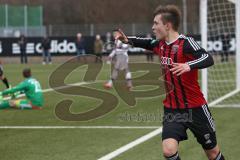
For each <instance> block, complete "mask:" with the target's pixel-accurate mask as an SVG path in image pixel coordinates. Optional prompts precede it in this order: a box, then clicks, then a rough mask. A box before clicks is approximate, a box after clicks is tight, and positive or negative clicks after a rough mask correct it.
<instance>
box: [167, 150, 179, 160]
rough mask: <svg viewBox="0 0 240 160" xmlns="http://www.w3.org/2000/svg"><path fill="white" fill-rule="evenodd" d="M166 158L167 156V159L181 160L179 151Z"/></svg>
mask: <svg viewBox="0 0 240 160" xmlns="http://www.w3.org/2000/svg"><path fill="white" fill-rule="evenodd" d="M165 158H166V160H181V158H180V157H179V155H178V152H177V153H175V154H174V155H172V156H170V157H165Z"/></svg>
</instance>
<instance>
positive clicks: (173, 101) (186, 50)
mask: <svg viewBox="0 0 240 160" xmlns="http://www.w3.org/2000/svg"><path fill="white" fill-rule="evenodd" d="M179 24H180V11H179V9H178V8H177V7H176V6H173V5H168V6H159V7H158V8H157V9H156V11H155V13H154V21H153V27H152V30H153V32H154V34H155V36H156V39H145V38H137V37H127V36H125V34H124V33H123V32H122V31H121V30H119V32H118V34H117V35H116V37H115V38H116V39H120V40H122V41H123V42H125V43H129V44H132V45H133V46H136V47H142V48H145V49H148V50H152V51H154V53H156V54H157V55H158V56H159V57H160V59H161V65H162V71H163V73H164V74H163V75H164V78H165V81H166V85H165V87H166V90H167V93H166V98H165V100H164V101H163V104H164V119H163V133H162V140H163V141H162V147H163V154H164V157H165V158H166V159H167V160H180V156H179V154H178V144H179V142H180V141H183V140H186V139H187V138H188V137H187V133H186V130H187V129H190V130H191V131H192V133H193V134H194V135H195V137H196V139H197V141H198V143H200V144H201V145H202V147H203V149H204V151H205V152H206V155H207V157H208V159H210V160H224V157H223V155H222V154H221V152H220V149H219V147H218V145H217V140H216V134H215V133H216V131H215V125H214V120H213V118H212V116H211V113H210V111H209V108H208V106H207V102H206V100H205V99H204V96H203V94H202V92H201V90H200V87H199V84H198V69H202V68H206V67H209V66H211V65H213V64H214V62H213V58H212V56H211V55H210V54H208V53H207V52H206V50H205V49H203V48H202V47H201V46H200V45H199V44H198V43H197V42H196V41H195V40H194V39H193V38H191V37H187V36H184V35H181V34H179V33H178V28H179ZM168 84H171V86H170V85H168ZM172 86H173V87H172ZM186 114H187V115H189V116H187V117H188V119H186Z"/></svg>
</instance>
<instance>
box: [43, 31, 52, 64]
mask: <svg viewBox="0 0 240 160" xmlns="http://www.w3.org/2000/svg"><path fill="white" fill-rule="evenodd" d="M41 45H42V46H41V48H42V56H43V62H42V64H43V65H45V64H46V63H47V64H52V58H51V53H50V49H51V42H50V39H49V38H48V37H47V36H45V37H44V38H43V40H42V44H41Z"/></svg>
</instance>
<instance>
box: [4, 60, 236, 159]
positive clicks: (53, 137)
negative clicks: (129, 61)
mask: <svg viewBox="0 0 240 160" xmlns="http://www.w3.org/2000/svg"><path fill="white" fill-rule="evenodd" d="M27 66H28V67H31V68H32V72H33V75H34V77H36V78H37V79H38V80H39V81H40V82H41V84H42V88H43V89H48V88H49V77H50V74H51V73H52V72H53V71H54V70H55V69H56V68H57V67H58V66H59V64H53V65H46V66H43V65H40V64H31V65H27ZM25 67H26V65H20V64H11V65H5V66H4V73H5V75H6V77H7V78H8V79H9V81H10V82H11V84H12V85H16V84H17V83H19V82H20V81H21V80H23V79H22V76H21V70H22V69H23V68H25ZM85 70H86V67H80V68H78V69H76V70H74V71H73V72H72V73H71V74H70V75H69V76H68V77H67V78H66V80H65V81H66V83H77V82H81V81H82V78H83V76H84V72H85ZM109 71H110V69H109V66H107V65H105V66H104V67H103V69H102V70H101V72H100V75H99V76H98V80H99V81H97V82H98V83H94V84H88V85H87V86H88V87H93V88H96V89H98V90H102V91H104V92H109V93H112V94H114V95H117V94H116V91H115V90H110V91H106V90H104V89H103V87H102V85H103V82H104V81H105V80H107V79H108V77H109ZM0 88H1V90H3V89H4V85H3V84H2V85H0ZM44 97H45V105H44V108H43V110H40V111H36V110H24V111H20V110H1V111H0V127H3V126H161V125H162V124H161V121H160V119H150V120H146V119H145V120H144V119H134V118H133V119H127V118H126V117H125V118H124V116H126V114H129V115H137V114H142V115H151V114H152V115H156V113H158V114H161V113H162V108H163V106H162V98H163V97H154V98H146V99H144V98H143V99H138V100H137V104H136V106H135V107H129V106H128V105H127V104H126V103H124V102H123V101H122V100H121V99H120V98H119V97H118V98H119V102H120V103H119V104H118V106H117V107H116V108H115V109H114V110H113V111H112V112H110V113H108V114H106V115H105V116H102V117H100V118H97V119H93V120H91V121H85V122H80V121H74V122H72V121H64V120H61V119H59V118H58V117H57V116H56V114H55V107H56V104H58V103H59V102H60V101H61V100H62V99H71V100H74V103H73V105H72V106H71V108H70V110H71V112H72V113H80V112H84V111H88V110H91V109H94V106H95V105H96V104H98V103H100V102H99V101H98V100H96V99H92V98H87V97H83V96H72V95H64V94H61V93H58V92H55V91H49V92H45V93H44ZM211 111H212V114H213V117H214V118H215V123H216V129H217V138H218V143H219V145H220V147H221V150H222V152H223V154H224V155H225V157H226V159H238V153H239V147H238V144H239V142H240V137H239V133H240V125H239V123H240V119H239V115H240V109H239V108H211ZM153 130H154V129H104V128H98V129H81V128H75V129H73V128H72V129H70V128H63V129H3V128H0V153H1V155H0V159H2V160H43V159H44V160H94V159H98V158H100V157H102V156H104V155H106V154H108V153H110V152H112V151H114V150H116V149H118V148H120V147H122V146H124V145H126V144H128V143H130V142H132V141H134V140H135V139H137V138H139V137H141V136H143V135H145V134H148V133H149V132H151V131H153ZM188 133H189V134H188V135H189V140H188V141H184V142H182V143H181V144H180V154H181V157H182V159H185V160H203V159H206V157H205V155H204V152H203V150H202V149H201V147H200V145H198V144H197V142H196V140H195V138H194V137H193V135H192V134H191V133H190V132H188ZM115 159H116V160H118V159H119V160H120V159H121V160H139V159H141V160H159V159H163V156H162V151H161V135H159V136H155V137H154V138H152V139H150V140H148V141H146V142H144V143H142V144H140V145H138V146H136V147H134V148H132V149H130V150H128V151H126V152H124V153H123V154H121V155H119V156H118V157H116V158H115Z"/></svg>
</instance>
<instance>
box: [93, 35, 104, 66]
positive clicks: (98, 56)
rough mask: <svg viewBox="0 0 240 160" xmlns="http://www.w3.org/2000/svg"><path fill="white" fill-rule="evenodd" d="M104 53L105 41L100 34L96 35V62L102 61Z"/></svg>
mask: <svg viewBox="0 0 240 160" xmlns="http://www.w3.org/2000/svg"><path fill="white" fill-rule="evenodd" d="M102 52H103V41H102V39H101V36H100V35H99V34H97V35H96V39H95V42H94V54H95V55H96V62H98V61H100V62H101V60H102Z"/></svg>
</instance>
